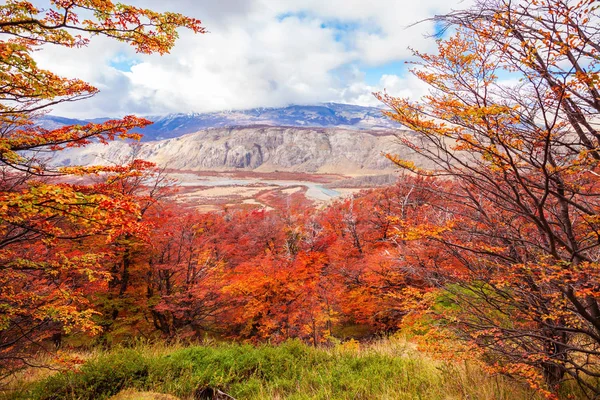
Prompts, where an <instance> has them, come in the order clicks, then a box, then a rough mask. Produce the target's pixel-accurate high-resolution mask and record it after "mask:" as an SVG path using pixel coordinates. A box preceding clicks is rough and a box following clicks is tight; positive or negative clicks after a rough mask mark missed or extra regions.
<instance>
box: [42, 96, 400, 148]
mask: <svg viewBox="0 0 600 400" xmlns="http://www.w3.org/2000/svg"><path fill="white" fill-rule="evenodd" d="M145 118H147V119H149V120H151V121H152V122H153V124H152V125H150V126H148V127H146V128H143V129H135V130H134V132H139V133H142V134H143V135H144V137H143V138H142V141H144V142H149V141H153V140H161V139H171V138H175V137H180V136H182V135H185V134H189V133H194V132H197V131H199V130H202V129H207V128H224V127H233V126H261V125H268V126H288V127H323V128H344V129H352V130H382V129H398V128H401V126H400V125H399V124H397V123H395V122H394V121H392V120H390V119H388V118H387V117H385V116H384V115H383V109H379V108H376V107H363V106H358V105H352V104H341V103H323V104H317V105H289V106H286V107H259V108H253V109H248V110H226V111H217V112H210V113H172V114H167V115H162V116H160V115H154V116H147V117H145ZM108 119H110V118H93V119H86V120H81V119H70V118H65V117H59V116H54V115H46V116H43V117H41V118H39V119H38V124H39V125H40V126H42V127H44V128H47V129H55V128H59V127H61V126H64V125H70V124H84V123H88V122H103V121H106V120H108Z"/></svg>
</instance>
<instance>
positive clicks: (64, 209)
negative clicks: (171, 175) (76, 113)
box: [0, 0, 204, 374]
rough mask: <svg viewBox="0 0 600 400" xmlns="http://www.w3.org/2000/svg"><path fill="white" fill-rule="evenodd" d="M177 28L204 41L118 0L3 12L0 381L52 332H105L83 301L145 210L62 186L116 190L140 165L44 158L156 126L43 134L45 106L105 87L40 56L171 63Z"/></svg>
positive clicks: (136, 122) (176, 22) (118, 197)
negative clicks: (115, 49) (67, 51)
mask: <svg viewBox="0 0 600 400" xmlns="http://www.w3.org/2000/svg"><path fill="white" fill-rule="evenodd" d="M79 14H85V15H86V17H85V18H80V16H79ZM88 16H89V17H88ZM179 27H185V28H189V29H191V30H193V31H194V32H198V33H202V32H204V29H203V28H202V27H201V25H200V21H198V20H196V19H193V18H188V17H184V16H182V15H179V14H175V13H156V12H153V11H151V10H145V9H141V8H138V7H133V6H128V5H123V4H118V3H113V2H112V1H110V0H107V1H95V0H51V1H50V4H49V7H48V8H47V9H44V10H42V9H38V8H37V7H35V6H34V5H33V4H32V3H30V2H28V1H22V0H8V1H6V2H5V3H4V4H3V5H0V32H1V33H2V34H3V38H2V39H3V40H2V41H0V58H1V61H2V62H1V63H0V87H1V89H0V365H1V367H0V373H1V374H5V373H10V372H11V371H12V370H13V369H14V367H19V366H23V365H25V364H26V363H27V362H28V361H27V357H26V355H25V354H26V353H25V351H26V350H27V349H30V348H31V346H32V345H35V346H36V348H44V347H43V346H41V343H42V342H41V341H42V340H43V339H44V338H47V337H48V336H49V335H52V334H53V333H54V334H58V333H60V332H61V331H71V330H83V331H88V332H96V331H97V330H98V326H97V325H95V324H94V323H93V322H92V318H91V317H92V316H93V314H94V311H93V310H92V308H91V307H90V304H89V302H88V301H87V300H86V298H85V296H84V294H85V292H86V290H91V288H92V287H94V286H98V285H100V286H102V285H103V284H105V283H106V281H107V280H108V279H110V275H109V274H107V271H106V270H105V269H104V268H103V266H102V265H103V263H102V260H104V259H105V258H106V257H108V256H109V254H110V251H111V246H110V244H111V242H112V241H113V240H114V239H115V238H118V237H121V236H123V235H130V234H137V233H138V232H139V231H140V229H142V227H141V225H140V224H139V218H138V217H139V214H140V211H141V210H140V203H138V202H137V201H136V200H135V199H134V198H133V197H132V196H130V195H129V194H128V193H123V192H120V191H118V190H111V189H109V188H107V187H106V186H105V185H100V184H84V183H81V184H68V183H64V180H62V181H61V180H59V179H58V177H60V176H63V175H69V174H71V175H77V176H79V177H80V178H81V179H83V180H84V181H85V179H86V178H85V177H86V176H88V175H89V174H103V175H105V176H109V177H112V178H110V179H115V180H116V181H119V180H122V179H123V178H124V177H125V176H126V175H127V176H132V174H133V175H135V172H134V171H133V170H135V169H136V165H135V163H134V164H132V165H131V166H130V167H126V168H120V167H107V168H97V167H89V168H81V167H79V168H64V169H56V168H51V167H50V166H48V165H47V163H46V162H45V160H44V158H43V157H40V154H41V155H43V154H44V153H48V152H52V151H59V150H61V149H64V148H66V147H77V146H84V145H86V144H87V143H90V142H91V141H99V142H107V141H109V140H113V139H114V138H116V137H119V138H137V137H138V136H139V135H135V134H130V133H128V131H129V130H130V129H132V128H134V127H144V126H146V125H147V124H149V121H146V120H144V119H140V118H136V117H133V116H128V117H125V118H123V119H121V120H110V121H106V122H104V123H102V124H92V123H90V124H85V125H76V126H66V127H63V128H59V129H43V128H41V127H39V126H36V125H35V118H37V117H39V116H40V115H42V114H43V113H45V112H47V110H48V107H51V106H53V105H56V104H58V103H61V102H66V101H75V100H80V99H85V98H88V97H90V96H93V95H94V94H95V93H96V92H97V89H96V88H94V87H93V86H91V85H89V84H87V83H85V82H83V81H81V80H78V79H66V78H63V77H60V76H57V75H55V74H54V73H52V72H51V71H47V70H44V69H41V68H39V67H38V66H37V64H36V62H35V60H34V58H33V57H32V54H33V53H34V52H35V51H36V50H38V49H40V48H41V46H42V45H44V44H48V43H51V44H53V45H58V46H64V47H69V48H75V47H80V46H85V45H86V44H87V43H88V42H89V40H90V38H91V37H93V36H94V35H103V36H106V37H110V38H113V39H115V40H118V41H121V42H125V43H129V44H130V45H132V46H133V47H134V48H135V49H136V50H137V51H138V52H142V53H146V54H150V53H160V54H164V53H166V52H168V50H169V49H170V48H171V47H172V46H173V44H174V42H175V39H176V38H177V28H179ZM60 182H63V183H60ZM92 239H94V241H93V243H94V246H93V247H91V248H90V243H91V240H92Z"/></svg>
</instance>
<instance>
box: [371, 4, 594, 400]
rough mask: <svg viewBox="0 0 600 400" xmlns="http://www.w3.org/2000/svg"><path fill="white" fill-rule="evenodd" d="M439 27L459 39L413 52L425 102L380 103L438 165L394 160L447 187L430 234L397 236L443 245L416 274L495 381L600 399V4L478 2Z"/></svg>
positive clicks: (408, 231)
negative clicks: (441, 295) (440, 297)
mask: <svg viewBox="0 0 600 400" xmlns="http://www.w3.org/2000/svg"><path fill="white" fill-rule="evenodd" d="M438 21H439V22H440V23H445V24H446V26H448V27H452V28H455V32H454V33H453V34H452V35H451V37H448V38H447V39H444V40H439V41H438V52H437V54H433V55H432V54H421V53H416V56H417V57H418V58H419V59H420V61H419V62H418V66H417V67H416V68H415V69H414V73H415V74H416V75H417V77H418V78H420V79H421V80H422V81H424V82H426V83H427V84H428V85H429V86H430V88H431V89H430V94H429V95H427V96H425V97H424V98H423V99H421V101H410V100H408V99H400V98H393V97H390V96H388V95H385V94H379V95H378V96H379V98H380V99H381V100H382V101H383V102H385V103H386V104H387V105H388V106H389V107H390V108H391V111H389V112H388V115H389V116H390V117H391V118H393V119H395V120H397V121H398V122H400V123H402V124H403V125H404V126H406V127H408V128H410V129H411V130H412V131H413V132H414V133H413V134H409V135H406V136H404V137H402V138H401V139H402V141H403V142H404V143H405V144H406V145H407V146H409V147H410V148H412V149H413V150H414V151H415V152H417V153H418V154H420V155H421V157H423V159H425V160H427V161H429V165H433V166H434V167H433V168H429V169H425V168H420V166H418V165H415V164H413V163H411V162H406V161H404V160H400V159H397V158H396V157H394V156H390V158H391V159H392V160H393V161H395V162H396V164H398V165H399V166H401V167H403V168H406V169H409V170H411V171H412V172H415V173H417V174H422V175H426V176H442V177H450V178H451V181H450V182H448V183H447V186H446V189H444V186H441V187H440V189H439V195H440V196H442V197H443V199H444V201H445V202H444V204H443V205H441V206H440V207H439V211H440V212H438V213H433V214H431V215H430V217H429V218H428V220H427V222H428V225H429V227H427V226H417V227H415V226H406V227H405V229H403V230H401V236H403V237H404V238H405V239H407V240H417V241H421V242H423V243H425V242H430V243H431V245H427V244H426V243H425V244H423V245H422V246H425V247H424V248H429V249H431V248H433V247H437V248H438V249H439V254H441V255H442V257H440V258H439V260H438V261H437V262H430V263H426V264H423V265H416V266H415V268H417V269H418V270H419V271H420V272H421V274H422V276H423V277H424V278H425V279H429V280H430V282H431V283H435V284H438V285H441V286H444V287H445V289H446V293H447V294H446V295H445V298H446V299H447V300H449V301H451V302H453V303H454V304H455V305H458V307H453V308H451V309H450V310H447V315H448V314H451V318H450V319H446V323H448V324H449V325H448V326H451V327H454V328H455V332H456V333H457V334H458V335H460V336H462V337H464V338H466V339H468V340H469V341H470V342H472V343H474V344H476V345H478V346H479V347H480V348H481V349H482V350H483V351H484V352H485V353H486V354H487V355H488V356H489V358H488V359H489V360H490V362H491V364H493V365H494V366H495V368H496V370H497V371H504V372H508V373H511V374H521V375H522V376H524V377H526V378H527V379H528V380H529V381H530V383H531V384H532V385H534V386H538V387H540V388H543V389H541V390H546V392H545V393H546V394H547V395H548V396H550V397H551V396H553V394H552V392H554V391H555V390H556V389H557V388H558V386H559V384H560V383H561V382H563V381H565V380H574V381H575V382H576V383H577V384H578V385H579V386H580V387H581V388H582V390H584V391H586V392H588V393H590V394H591V395H596V396H597V395H598V394H600V373H599V372H598V369H597V365H598V362H599V361H600V360H599V359H598V357H599V354H600V306H599V304H600V303H599V301H600V280H599V275H598V273H599V272H600V264H599V263H598V260H599V256H600V233H599V232H600V225H599V223H600V220H599V218H598V213H599V211H600V191H599V190H600V185H599V180H598V176H599V173H600V168H599V160H600V152H599V148H600V132H599V131H598V129H597V127H598V114H599V113H600V94H599V93H600V92H599V90H598V84H599V82H600V73H599V70H598V62H599V60H600V47H599V46H598V42H599V40H600V29H598V26H599V22H600V18H599V15H598V5H597V2H594V1H588V0H582V1H568V0H559V1H554V0H553V1H550V0H540V1H531V2H511V1H505V0H489V1H487V0H484V1H479V2H477V4H476V5H475V6H474V8H472V9H470V10H467V11H460V12H454V13H451V14H449V15H446V16H442V17H439V18H438ZM424 228H428V229H424ZM407 250H410V248H409V249H407ZM452 310H454V311H455V312H452Z"/></svg>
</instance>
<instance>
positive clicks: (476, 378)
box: [8, 339, 537, 400]
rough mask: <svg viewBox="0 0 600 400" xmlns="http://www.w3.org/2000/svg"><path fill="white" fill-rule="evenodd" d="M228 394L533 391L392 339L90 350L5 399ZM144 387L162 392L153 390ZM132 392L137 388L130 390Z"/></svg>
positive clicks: (482, 395)
mask: <svg viewBox="0 0 600 400" xmlns="http://www.w3.org/2000/svg"><path fill="white" fill-rule="evenodd" d="M204 385H210V386H211V387H215V388H219V389H221V390H223V391H225V392H227V393H228V394H230V395H232V396H233V397H235V398H236V399H239V400H241V399H395V400H396V399H507V400H508V399H537V397H536V395H535V394H534V393H532V392H531V391H530V390H528V389H526V388H525V387H522V386H520V385H518V384H516V383H515V382H514V381H509V380H507V379H505V378H502V377H498V376H495V377H490V376H487V375H486V374H484V373H483V372H482V371H481V370H479V369H478V368H476V367H475V366H471V365H467V364H464V365H454V366H453V365H448V364H444V363H441V362H437V361H432V360H430V359H429V358H427V357H424V356H423V355H421V354H419V353H418V352H416V351H415V350H412V349H411V346H410V345H409V344H407V343H406V342H405V341H403V340H400V339H390V340H385V341H382V342H380V343H377V344H373V345H368V346H362V347H361V346H359V345H358V344H357V343H356V342H350V343H347V344H342V345H338V346H336V347H334V348H330V349H319V348H312V347H310V346H306V345H304V344H302V343H299V342H296V341H290V342H287V343H285V344H283V345H280V346H269V345H263V346H259V347H253V346H249V345H236V344H222V345H211V346H193V347H181V346H175V347H164V346H138V347H135V348H130V349H124V348H122V349H116V350H113V351H110V352H103V353H97V354H94V355H93V356H91V357H90V359H89V360H88V361H87V362H86V363H85V364H83V365H82V366H81V368H80V369H79V370H78V371H77V372H63V373H57V374H54V375H52V376H49V377H46V378H43V379H40V380H37V381H33V382H30V383H27V384H25V383H21V384H20V385H19V389H18V390H16V391H14V392H12V393H10V395H9V396H10V397H8V398H13V399H47V400H49V399H90V400H91V399H109V398H111V397H112V396H115V395H117V394H119V393H121V394H120V395H118V396H117V397H115V399H136V398H138V399H159V398H160V399H174V397H171V396H176V397H175V398H180V399H190V398H192V395H193V392H194V390H195V389H196V388H198V387H199V386H204ZM148 392H154V393H162V394H169V395H171V396H154V395H152V394H149V393H148ZM136 393H137V394H136Z"/></svg>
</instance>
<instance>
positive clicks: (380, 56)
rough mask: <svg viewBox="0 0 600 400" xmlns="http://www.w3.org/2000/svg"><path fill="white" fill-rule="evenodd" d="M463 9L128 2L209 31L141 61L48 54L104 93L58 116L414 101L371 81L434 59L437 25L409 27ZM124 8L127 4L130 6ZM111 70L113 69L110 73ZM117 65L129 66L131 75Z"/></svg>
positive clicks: (233, 0)
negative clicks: (398, 98) (414, 60)
mask: <svg viewBox="0 0 600 400" xmlns="http://www.w3.org/2000/svg"><path fill="white" fill-rule="evenodd" d="M458 1H459V0H449V1H448V0H446V1H442V0H427V1H423V2H420V3H418V2H412V3H407V2H405V1H396V0H371V1H369V2H366V1H364V0H329V1H323V0H304V1H299V0H297V1H292V0H281V1H274V0H220V1H207V2H198V1H194V0H172V1H169V2H164V1H159V0H130V1H129V2H133V3H135V4H136V5H138V6H143V7H147V8H152V9H157V10H159V11H164V10H166V9H169V10H172V11H178V12H182V13H185V14H186V15H190V16H193V17H197V18H200V19H202V21H203V24H204V25H205V26H206V27H207V28H208V30H209V31H210V33H209V34H206V35H193V34H191V33H189V32H186V31H182V32H181V38H180V40H179V41H178V43H177V44H176V47H175V48H174V49H173V50H172V52H171V54H169V55H165V56H162V57H161V56H157V55H152V56H146V55H142V56H140V55H136V54H135V52H134V51H133V50H132V49H131V48H129V47H128V46H126V45H123V44H120V43H116V42H114V41H111V40H108V39H104V38H94V39H93V40H92V42H91V43H90V45H89V47H87V48H83V49H62V48H56V47H51V46H48V48H46V49H45V50H43V51H41V52H39V53H38V54H36V58H38V59H39V62H40V64H41V65H42V66H45V67H47V68H49V69H51V70H53V71H55V72H57V73H59V74H63V75H65V76H69V77H80V78H82V79H84V80H86V81H88V82H90V83H92V84H94V85H96V86H97V87H98V88H99V89H101V93H100V94H99V95H97V96H96V97H94V98H93V99H90V100H86V101H83V102H78V103H70V104H65V105H61V106H58V107H56V108H55V110H54V113H55V114H60V115H66V116H78V117H96V116H106V115H111V116H112V115H124V114H127V113H139V114H164V113H168V112H188V111H199V112H202V111H214V110H222V109H240V108H251V107H259V106H280V105H286V104H290V103H303V104H307V103H317V102H323V101H343V102H349V103H357V104H370V105H373V104H378V103H377V100H376V99H375V98H374V97H373V96H372V95H371V92H372V91H379V90H382V89H384V88H386V89H387V90H388V92H389V93H391V94H396V93H397V94H398V95H402V96H405V95H406V96H414V95H417V94H419V93H423V87H422V86H420V85H419V84H418V83H417V81H416V80H415V79H414V78H412V77H411V76H409V75H403V71H390V72H388V71H386V72H385V73H382V76H381V79H380V81H379V82H378V83H377V84H376V85H374V84H371V85H369V84H367V83H366V80H365V74H364V71H365V70H366V69H368V68H371V67H375V66H381V65H385V64H386V63H389V62H392V61H398V60H403V59H407V58H408V57H410V51H409V50H408V47H409V46H411V47H414V48H418V49H419V50H425V51H427V50H431V49H432V48H433V45H434V42H433V40H431V39H427V38H425V34H426V33H432V31H433V26H432V24H431V23H423V24H419V25H417V26H413V27H411V28H407V27H408V26H409V25H410V24H412V23H414V22H416V21H419V20H422V19H425V18H427V17H431V16H433V15H434V14H436V13H443V12H447V11H449V10H450V8H451V7H452V6H454V8H458V7H465V6H466V5H465V3H459V2H458ZM126 2H127V1H126ZM111 65H113V66H111ZM114 65H129V66H130V71H126V70H118V69H116V68H115V67H114Z"/></svg>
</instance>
